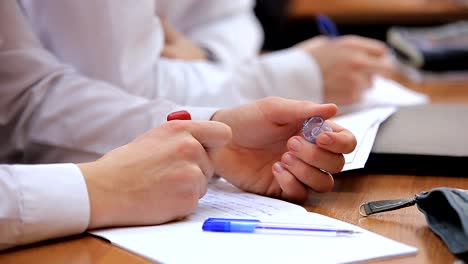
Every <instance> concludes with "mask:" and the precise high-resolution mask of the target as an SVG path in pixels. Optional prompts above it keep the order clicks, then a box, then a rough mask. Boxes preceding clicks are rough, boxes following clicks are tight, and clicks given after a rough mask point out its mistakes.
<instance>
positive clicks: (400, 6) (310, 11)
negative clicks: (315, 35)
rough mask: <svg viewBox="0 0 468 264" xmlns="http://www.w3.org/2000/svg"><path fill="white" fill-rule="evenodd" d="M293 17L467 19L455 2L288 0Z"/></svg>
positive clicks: (465, 9) (466, 12) (466, 9)
mask: <svg viewBox="0 0 468 264" xmlns="http://www.w3.org/2000/svg"><path fill="white" fill-rule="evenodd" d="M290 2H291V3H290V7H289V15H290V16H291V17H293V18H304V17H310V16H313V15H316V14H327V15H329V16H330V17H332V18H333V19H334V20H336V21H337V22H354V23H356V22H357V23H359V22H378V21H392V22H395V21H426V22H427V21H428V20H429V21H431V22H439V21H440V22H443V21H450V20H452V21H453V20H455V19H461V18H465V19H466V18H468V5H461V4H460V3H458V1H457V0H392V1H376V0H353V1H343V0H327V1H323V0H290Z"/></svg>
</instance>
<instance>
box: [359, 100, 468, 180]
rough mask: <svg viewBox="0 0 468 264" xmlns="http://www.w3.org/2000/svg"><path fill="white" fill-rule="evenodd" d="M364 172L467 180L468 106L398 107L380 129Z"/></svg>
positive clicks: (431, 105)
mask: <svg viewBox="0 0 468 264" xmlns="http://www.w3.org/2000/svg"><path fill="white" fill-rule="evenodd" d="M364 170H366V171H369V172H373V173H391V174H413V175H441V176H464V177H468V105H445V104H426V105H417V106H407V107H401V108H400V109H398V111H397V112H396V113H395V114H393V115H392V116H391V117H390V118H388V119H387V120H386V121H385V122H384V123H383V124H382V125H381V126H380V128H379V131H378V133H377V137H376V139H375V143H374V146H373V148H372V151H371V153H370V155H369V159H368V160H367V163H366V166H365V168H364Z"/></svg>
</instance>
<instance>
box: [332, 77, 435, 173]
mask: <svg viewBox="0 0 468 264" xmlns="http://www.w3.org/2000/svg"><path fill="white" fill-rule="evenodd" d="M428 102H429V97H428V96H427V95H424V94H421V93H417V92H414V91H411V90H410V89H408V88H406V87H404V86H402V85H400V84H398V83H396V82H394V81H392V80H388V79H385V78H383V77H376V78H375V80H374V85H373V87H372V88H371V89H370V90H369V91H368V92H367V93H366V94H365V96H364V99H363V101H362V102H361V103H359V104H356V105H351V106H341V107H340V111H341V112H342V113H346V114H344V115H341V116H339V117H336V118H334V119H332V120H333V121H334V122H336V123H337V124H339V125H341V126H343V127H345V128H347V129H348V130H350V131H351V132H352V133H353V134H354V136H355V137H356V139H357V146H356V149H355V150H354V151H353V152H352V153H350V154H347V155H345V160H346V163H345V166H344V168H343V171H347V170H353V169H361V168H364V166H365V164H366V162H367V159H368V158H369V154H370V152H371V150H372V146H373V144H374V140H375V137H376V136H377V132H378V129H379V126H380V124H381V123H382V122H384V121H385V120H386V119H387V118H388V117H390V116H391V115H392V114H393V113H394V112H395V111H396V110H397V107H398V106H404V105H417V104H425V103H428Z"/></svg>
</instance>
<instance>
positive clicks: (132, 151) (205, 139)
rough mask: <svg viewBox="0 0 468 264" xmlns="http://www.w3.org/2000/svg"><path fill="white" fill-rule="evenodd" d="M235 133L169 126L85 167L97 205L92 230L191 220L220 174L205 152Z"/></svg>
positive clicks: (186, 124) (207, 124) (208, 125)
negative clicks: (212, 180)
mask: <svg viewBox="0 0 468 264" xmlns="http://www.w3.org/2000/svg"><path fill="white" fill-rule="evenodd" d="M230 138H231V130H230V128H229V127H228V126H226V125H225V124H221V123H218V122H212V121H180V120H174V121H170V122H167V123H165V124H163V125H162V126H160V127H159V128H156V129H153V130H151V131H149V132H147V133H146V134H144V135H142V136H140V137H138V138H137V139H135V140H134V141H132V142H130V143H129V144H127V145H125V146H122V147H120V148H117V149H115V150H112V151H110V152H109V153H107V154H106V155H105V156H104V157H102V158H101V159H99V160H97V161H95V162H91V163H85V164H79V165H78V166H79V167H80V169H81V171H82V172H83V175H84V177H85V180H86V185H87V188H88V194H89V199H90V204H91V219H90V223H89V228H90V229H93V228H98V227H109V226H130V225H150V224H160V223H164V222H168V221H171V220H175V219H179V218H182V217H184V216H187V215H188V214H190V213H191V212H192V211H193V210H194V209H195V207H196V206H197V203H198V200H199V198H200V197H202V196H203V195H204V194H205V193H206V190H207V183H208V180H209V178H210V177H211V176H212V175H213V172H214V168H213V166H212V163H211V160H210V159H209V156H208V154H207V152H206V151H205V148H206V149H208V150H213V149H216V148H218V147H221V146H223V145H224V144H226V143H227V142H228V141H229V140H230Z"/></svg>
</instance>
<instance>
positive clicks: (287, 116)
mask: <svg viewBox="0 0 468 264" xmlns="http://www.w3.org/2000/svg"><path fill="white" fill-rule="evenodd" d="M337 111H338V109H337V107H336V105H333V104H325V105H318V104H314V103H311V102H309V101H294V100H287V99H283V98H273V97H272V98H265V99H262V100H258V101H256V102H254V103H251V104H247V105H243V106H239V107H236V108H233V109H227V110H220V111H218V112H216V113H215V115H214V116H213V118H212V119H213V120H216V121H220V122H223V123H226V124H227V125H229V126H230V127H231V129H232V133H233V137H232V140H231V142H230V143H229V144H227V145H226V146H225V147H223V148H217V149H215V150H213V151H212V152H210V157H211V159H212V161H213V164H214V166H215V173H216V174H217V175H220V176H222V177H224V178H225V179H226V180H227V181H229V182H231V183H232V184H234V185H235V186H237V187H239V188H241V189H243V190H246V191H250V192H254V193H258V194H262V195H268V196H273V197H278V198H282V199H287V200H292V201H303V200H304V199H305V198H306V197H307V193H308V190H309V188H310V189H312V190H315V191H318V192H326V191H329V190H330V189H331V188H332V186H333V177H332V176H331V175H329V174H328V173H326V172H324V171H327V172H330V173H336V172H339V171H341V169H342V168H343V166H344V157H343V153H349V152H351V151H352V150H353V149H354V148H355V146H356V139H355V137H354V136H353V135H352V134H351V132H349V131H348V130H346V129H344V128H342V127H339V126H338V125H336V124H333V123H332V122H330V121H327V122H328V123H329V124H330V126H332V128H333V130H334V132H323V133H321V134H320V135H319V136H318V137H317V139H316V140H317V144H312V143H309V142H307V141H306V140H305V139H304V138H303V137H301V136H299V135H300V131H301V128H302V123H303V122H304V120H305V119H307V118H309V117H311V116H322V117H323V118H324V119H328V118H330V117H332V116H334V115H335V114H336V112H337ZM322 170H324V171H322Z"/></svg>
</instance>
